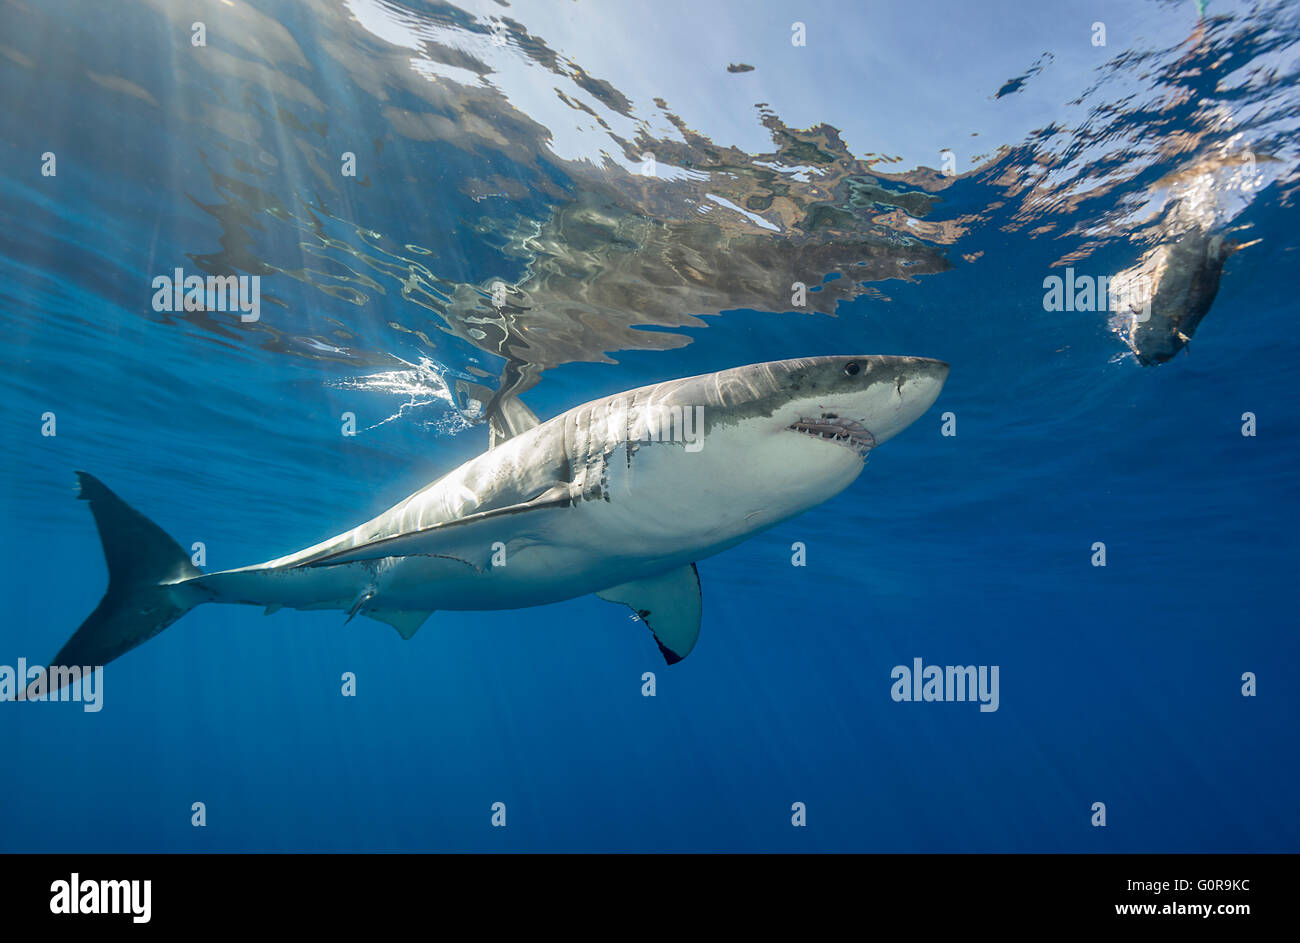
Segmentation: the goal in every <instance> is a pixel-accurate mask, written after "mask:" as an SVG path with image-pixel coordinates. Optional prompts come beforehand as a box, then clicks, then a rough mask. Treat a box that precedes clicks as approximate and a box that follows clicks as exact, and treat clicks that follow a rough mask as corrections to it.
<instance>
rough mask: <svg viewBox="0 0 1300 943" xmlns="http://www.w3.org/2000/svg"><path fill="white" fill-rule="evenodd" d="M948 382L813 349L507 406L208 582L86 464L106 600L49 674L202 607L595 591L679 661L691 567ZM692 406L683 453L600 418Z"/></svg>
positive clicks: (559, 596)
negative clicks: (285, 548)
mask: <svg viewBox="0 0 1300 943" xmlns="http://www.w3.org/2000/svg"><path fill="white" fill-rule="evenodd" d="M947 376H948V365H947V364H945V363H942V362H940V361H937V360H929V359H926V358H921V357H894V356H853V357H849V356H832V357H809V358H803V359H797V360H782V361H774V362H770V363H760V364H752V365H749V366H744V367H736V368H733V369H731V370H723V371H721V372H719V373H710V374H703V375H701V376H696V377H687V378H685V379H681V380H671V381H668V382H665V383H658V384H654V385H652V386H647V387H641V388H640V389H636V390H629V391H627V392H625V393H619V394H616V395H614V396H610V397H606V398H604V399H601V400H596V401H593V402H591V403H585V404H583V405H581V406H576V407H574V408H573V409H570V410H568V411H567V412H565V413H562V414H561V415H559V416H556V417H555V418H553V419H551V420H549V421H547V422H541V421H540V420H538V418H537V417H536V416H534V415H533V414H532V412H530V411H529V410H528V408H527V407H526V406H524V405H523V404H522V403H520V402H519V401H518V400H517V399H515V400H504V401H500V402H497V403H496V405H495V407H494V412H493V413H492V414H491V415H490V417H489V448H488V450H487V451H486V452H484V453H483V454H481V455H479V456H478V457H476V458H473V459H471V460H470V461H468V462H466V463H464V464H463V465H461V466H460V467H459V468H456V469H454V470H452V471H451V472H449V473H448V474H446V475H444V476H443V477H442V478H439V479H438V480H437V481H434V482H431V483H430V484H428V485H426V486H425V487H423V488H421V489H420V490H419V491H416V492H415V493H414V494H412V495H410V496H409V497H407V498H406V499H405V500H403V501H401V502H399V503H398V504H396V505H394V506H393V507H392V508H390V509H389V510H387V511H385V512H384V513H383V514H380V515H379V516H378V517H376V518H374V519H372V520H370V521H367V522H365V523H363V524H360V525H358V526H356V527H354V528H352V529H351V530H349V531H345V532H343V533H341V534H339V535H337V536H335V537H332V538H330V539H329V540H325V541H323V542H321V543H319V544H316V545H314V546H311V547H306V548H304V549H302V550H299V551H297V552H296V553H292V554H289V555H288V556H284V557H279V558H277V559H274V560H270V561H267V562H265V563H260V564H255V565H253V566H246V567H240V568H237V569H233V570H222V571H220V572H216V573H204V572H202V571H201V570H199V569H198V568H197V567H195V566H194V565H193V563H192V562H191V561H190V557H189V554H188V553H187V552H186V551H184V550H183V549H182V548H181V547H180V545H179V544H177V543H176V542H175V541H174V540H173V539H172V538H171V537H169V536H168V535H167V534H166V533H165V532H164V531H163V530H162V529H161V528H159V527H158V526H157V525H156V524H154V523H153V522H152V521H150V520H148V519H147V518H146V517H144V515H142V514H140V513H139V512H138V511H136V510H134V509H133V508H131V507H130V506H129V505H127V504H126V502H124V501H123V500H122V499H121V498H119V497H118V496H117V495H116V494H114V493H113V492H112V491H110V490H109V489H108V488H107V487H106V486H105V485H104V484H103V483H102V482H100V481H99V480H98V479H97V478H95V477H93V476H92V475H89V474H87V473H85V472H78V473H77V475H78V480H79V482H80V497H81V499H82V500H84V501H87V502H88V503H89V504H90V510H91V513H92V514H93V515H94V519H95V524H96V526H97V527H98V529H99V534H100V539H101V542H102V544H103V547H104V556H105V560H106V562H107V564H108V591H107V593H106V594H105V596H104V598H103V600H102V601H101V602H100V604H99V606H98V607H97V608H96V609H95V611H94V612H93V613H91V615H90V616H89V617H87V619H86V620H85V622H83V623H82V624H81V626H80V628H78V629H77V631H76V632H75V633H73V635H72V637H71V638H70V639H69V640H68V641H67V643H66V644H64V646H63V647H62V649H60V651H59V653H58V654H57V655H56V656H55V657H54V658H53V659H52V660H51V661H50V666H52V667H53V666H66V665H104V664H107V663H108V662H110V661H112V660H113V659H115V658H118V657H119V656H121V655H123V654H125V653H126V652H128V651H130V650H131V649H132V648H135V647H136V646H137V645H140V644H142V643H143V642H145V641H147V640H148V639H150V638H152V637H153V636H155V635H157V634H158V633H159V632H161V631H162V630H164V629H165V628H167V627H168V626H169V625H171V624H172V623H173V622H175V621H176V620H177V619H179V618H181V617H182V616H183V615H185V613H187V612H188V611H189V610H190V609H192V608H193V607H195V606H197V605H200V604H203V603H207V602H214V603H238V604H244V605H255V606H259V607H262V608H263V609H264V611H265V612H266V613H267V614H271V613H274V612H276V611H277V610H279V609H281V608H283V607H285V606H288V607H289V608H293V609H305V610H314V609H332V610H338V611H340V612H342V613H343V614H344V615H345V617H346V619H347V620H351V619H353V618H354V617H356V616H366V617H367V618H369V619H373V620H375V621H378V622H384V623H387V624H388V625H391V626H392V627H393V628H395V629H396V630H397V632H398V633H399V634H400V635H401V636H402V637H403V638H405V639H409V638H411V637H412V636H414V635H415V633H416V631H417V630H418V629H419V628H420V626H421V625H422V624H423V623H424V621H425V620H426V619H427V618H428V617H429V616H430V615H431V614H432V613H433V612H434V611H435V610H438V609H451V610H459V611H485V610H499V609H522V608H527V607H530V606H540V605H545V604H548V603H553V602H560V601H562V600H566V599H573V598H577V597H579V596H583V595H586V594H589V593H595V594H596V595H597V596H599V597H600V598H602V599H605V600H608V601H610V602H616V603H621V604H623V605H626V606H628V607H630V608H631V609H632V611H633V612H634V613H636V614H637V615H638V616H640V618H641V621H643V622H644V623H645V624H646V625H647V626H648V627H649V629H650V631H651V633H652V634H653V636H654V640H655V643H656V645H657V646H658V648H659V650H660V652H661V653H662V654H663V656H664V659H665V660H666V661H667V662H668V663H669V664H673V663H675V662H677V661H680V660H681V659H682V658H685V657H686V656H687V655H688V654H689V653H690V652H691V650H692V649H693V648H694V647H695V643H696V640H697V639H698V637H699V631H700V617H701V612H702V603H701V592H700V581H699V573H698V571H697V569H696V566H695V561H697V560H701V559H704V558H705V557H709V556H712V555H714V554H716V553H720V552H722V551H724V550H726V549H728V548H730V547H733V546H735V545H736V544H738V543H740V542H741V541H743V540H745V539H747V538H748V537H750V536H752V535H753V534H756V533H758V532H760V531H762V530H766V529H768V528H770V527H772V526H774V525H776V524H778V523H780V522H781V521H783V520H787V519H789V518H791V517H794V516H795V515H798V514H801V513H802V512H804V511H806V510H808V509H809V508H811V507H814V506H816V505H817V504H820V503H822V502H823V501H826V500H828V499H830V498H832V497H834V496H835V495H836V494H838V493H839V492H841V491H843V490H844V489H845V488H847V487H848V486H849V485H850V484H852V483H853V481H854V480H855V479H856V478H857V477H858V475H859V474H860V473H861V471H862V469H863V465H864V461H865V457H866V455H867V453H869V452H870V451H871V450H873V449H875V448H877V447H879V446H880V445H881V444H883V443H884V442H886V441H888V440H889V439H891V438H893V437H894V436H895V435H897V434H898V433H900V432H902V431H903V430H904V429H905V428H907V426H909V425H911V424H912V423H913V422H915V421H916V420H917V419H918V418H919V417H920V416H921V415H922V414H923V413H925V411H926V410H927V409H929V407H930V406H931V404H932V403H933V402H934V400H935V399H936V398H937V397H938V395H939V392H940V390H941V389H942V388H943V384H944V381H945V380H946V379H947ZM687 409H691V410H699V412H698V413H692V415H695V416H699V417H702V418H701V419H700V421H699V422H698V425H699V433H700V436H699V442H698V444H699V446H700V447H699V448H698V449H694V450H693V449H691V448H681V447H677V446H679V445H682V444H683V443H678V442H676V441H671V442H667V443H665V442H661V441H658V440H656V441H655V442H653V443H652V444H653V446H654V447H645V448H643V447H642V445H643V444H644V443H641V442H639V441H634V435H635V432H634V430H633V429H632V428H630V427H629V425H628V424H623V428H621V429H619V428H617V427H618V425H619V424H618V423H613V424H611V423H608V422H603V421H602V419H603V418H605V417H609V416H615V417H617V416H620V415H625V416H631V415H635V416H636V417H637V421H638V422H642V421H645V422H647V423H648V424H649V425H648V426H647V428H652V429H655V430H662V429H665V428H669V426H668V425H667V424H668V423H670V422H671V421H672V419H673V417H674V416H676V417H677V418H678V421H680V420H681V417H682V416H683V415H684V414H685V410H687ZM706 419H707V422H705V421H704V420H706ZM611 425H613V426H614V427H615V428H611ZM692 444H695V443H694V442H692ZM619 450H622V451H623V454H624V460H623V461H622V462H620V461H618V460H617V459H616V458H615V457H614V456H615V455H616V454H617V452H618V451H619ZM634 455H635V456H636V469H635V474H633V470H632V464H633V462H632V457H633V456H634ZM498 553H500V554H501V559H497V554H498Z"/></svg>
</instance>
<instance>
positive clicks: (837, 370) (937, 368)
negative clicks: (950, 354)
mask: <svg viewBox="0 0 1300 943" xmlns="http://www.w3.org/2000/svg"><path fill="white" fill-rule="evenodd" d="M947 376H948V365H947V364H946V363H943V362H942V361H939V360H930V359H927V358H924V357H887V356H840V357H808V358H802V359H799V360H779V361H773V362H770V363H758V364H751V365H749V366H745V367H736V368H734V369H731V370H724V371H722V372H721V373H712V374H707V375H705V376H702V377H692V378H691V379H689V380H683V381H677V382H675V383H671V384H665V385H663V386H660V387H657V388H648V392H649V393H650V396H649V397H648V398H649V399H651V400H661V401H663V402H665V403H668V402H672V403H680V404H682V405H683V406H685V405H686V404H695V405H698V404H702V406H701V407H700V409H701V414H702V416H701V418H702V419H703V426H704V429H705V435H704V436H703V437H702V439H701V441H700V442H699V443H696V445H695V446H690V445H688V446H687V449H686V451H687V452H692V451H695V450H696V449H698V451H699V455H698V456H697V458H696V460H695V461H691V462H686V463H684V465H683V466H682V467H683V468H684V469H686V470H687V473H689V474H691V475H695V476H703V477H704V478H706V479H707V480H709V481H710V482H711V487H712V488H713V489H715V490H716V491H717V492H718V494H717V495H715V498H714V500H718V501H722V502H725V503H735V504H737V506H738V507H737V508H731V509H730V511H736V510H737V509H739V510H740V511H742V512H743V517H744V519H745V520H746V521H751V522H752V521H756V520H772V521H775V520H780V519H783V518H785V517H788V516H790V515H792V514H795V513H798V512H799V511H800V510H803V509H806V508H808V507H811V506H813V505H814V504H818V503H820V502H821V501H825V500H827V499H828V498H829V497H831V496H832V495H834V494H837V493H838V492H840V491H842V490H843V489H844V488H846V487H848V486H849V484H850V483H852V481H853V480H854V479H855V478H856V477H857V476H858V475H859V474H860V473H861V472H862V468H863V464H864V459H865V456H866V454H867V453H868V452H869V451H871V450H872V449H874V448H875V447H876V446H878V445H880V444H881V443H883V442H887V441H888V440H890V439H892V438H893V437H894V436H896V435H898V433H900V432H902V431H903V430H904V429H906V428H907V427H908V426H909V425H911V424H912V423H913V422H915V421H916V420H917V419H919V418H920V417H921V415H922V414H923V413H925V411H926V410H927V409H929V408H930V406H931V404H933V403H934V401H935V399H936V398H938V396H939V391H940V390H941V389H943V384H944V380H945V379H947ZM664 394H666V395H664ZM682 487H685V485H682ZM723 492H725V496H723Z"/></svg>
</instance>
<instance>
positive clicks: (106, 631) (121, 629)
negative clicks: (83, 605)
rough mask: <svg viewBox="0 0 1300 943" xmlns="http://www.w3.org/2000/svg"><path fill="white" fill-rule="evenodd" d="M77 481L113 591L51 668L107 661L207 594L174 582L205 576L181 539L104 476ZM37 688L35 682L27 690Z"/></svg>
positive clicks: (83, 475)
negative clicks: (109, 484)
mask: <svg viewBox="0 0 1300 943" xmlns="http://www.w3.org/2000/svg"><path fill="white" fill-rule="evenodd" d="M77 480H78V483H79V484H80V486H81V493H80V495H79V497H80V498H81V500H83V501H89V502H90V511H91V513H92V514H94V516H95V525H96V526H97V527H98V528H99V540H100V543H102V544H103V545H104V560H105V562H107V563H108V592H106V593H104V598H103V599H101V600H100V601H99V605H98V606H97V607H96V608H95V611H94V612H92V613H91V614H90V616H89V617H88V618H87V619H86V621H85V622H83V623H81V628H79V629H77V631H76V632H75V633H74V634H73V636H72V638H70V639H68V641H67V643H65V644H64V646H63V647H62V648H61V649H59V653H58V654H57V655H55V656H54V658H53V660H51V662H50V665H49V667H50V668H54V667H56V666H59V667H63V666H66V667H71V666H73V665H80V666H82V667H95V666H100V665H106V664H108V663H109V662H110V661H112V660H113V659H114V658H117V657H118V656H119V655H123V654H125V653H126V652H129V651H130V650H131V649H133V648H135V647H136V646H137V645H140V644H142V643H144V642H147V641H149V639H151V638H153V637H154V636H155V635H157V634H158V633H159V632H161V631H162V630H163V629H165V628H167V626H169V625H171V624H172V623H173V622H175V621H176V620H177V619H179V618H180V617H181V616H183V615H185V613H187V612H189V611H190V609H192V608H194V606H195V605H196V604H197V603H199V602H202V596H201V595H199V594H197V593H195V592H194V591H193V590H187V589H185V588H184V587H179V586H173V585H169V584H174V583H176V582H178V581H181V580H186V579H189V578H191V577H195V576H201V575H202V571H201V570H199V569H198V568H197V567H195V566H194V565H193V564H191V563H190V558H189V554H187V553H186V552H185V551H184V550H182V549H181V547H180V545H179V544H177V543H176V541H174V540H172V539H171V538H170V537H168V536H167V534H166V532H164V531H163V529H162V528H161V527H159V526H158V525H157V524H155V523H154V522H153V521H151V520H149V519H148V518H147V517H145V516H144V515H143V514H141V513H140V512H139V511H137V510H135V509H134V508H132V507H131V506H130V505H128V504H127V503H126V502H125V501H123V500H122V499H121V498H119V497H118V496H117V495H115V494H114V493H113V492H112V491H110V490H109V489H108V488H107V487H106V486H105V485H104V483H103V482H102V481H100V480H99V479H98V478H95V477H94V476H93V475H88V474H86V473H85V472H80V471H79V472H77ZM49 674H50V675H51V677H52V678H58V677H59V676H60V675H63V676H65V677H66V676H67V673H66V672H62V673H56V672H50V673H49ZM42 680H43V679H41V680H38V681H36V682H34V683H33V686H35V685H40V684H41V683H42ZM32 693H33V688H30V687H29V688H28V690H27V691H26V692H25V694H27V695H30V694H32ZM51 693H52V692H51Z"/></svg>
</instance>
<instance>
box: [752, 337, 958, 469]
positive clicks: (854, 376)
mask: <svg viewBox="0 0 1300 943" xmlns="http://www.w3.org/2000/svg"><path fill="white" fill-rule="evenodd" d="M763 366H765V367H767V368H768V369H769V371H770V375H771V377H772V379H773V380H774V381H776V385H777V391H776V398H778V399H779V398H781V397H782V396H784V399H785V402H783V403H781V404H780V406H779V407H778V408H777V409H776V410H775V413H774V415H773V419H775V420H776V423H775V424H776V425H778V426H780V427H782V428H783V429H786V430H788V431H789V432H790V433H791V434H792V435H800V436H805V437H808V438H810V439H813V440H816V441H817V442H818V443H826V444H828V445H832V446H837V447H840V448H845V449H850V450H854V451H857V452H859V453H860V454H864V455H865V454H866V453H867V452H868V451H870V450H871V449H873V448H875V447H876V446H877V445H880V444H881V443H882V442H886V441H888V440H889V439H892V438H893V437H894V436H896V435H898V433H900V432H902V431H903V430H904V429H906V428H907V427H908V426H910V425H911V424H912V423H914V422H915V421H916V420H917V419H919V418H920V417H921V415H922V414H923V413H924V412H925V411H926V410H927V409H929V408H930V406H931V405H932V404H933V403H934V401H935V400H936V399H937V398H938V396H939V391H940V390H942V389H943V384H944V381H945V380H946V379H947V377H948V365H947V364H946V363H944V362H943V361H941V360H930V359H927V358H924V357H882V356H861V357H814V358H810V359H807V360H785V361H778V362H776V363H771V364H764V365H763Z"/></svg>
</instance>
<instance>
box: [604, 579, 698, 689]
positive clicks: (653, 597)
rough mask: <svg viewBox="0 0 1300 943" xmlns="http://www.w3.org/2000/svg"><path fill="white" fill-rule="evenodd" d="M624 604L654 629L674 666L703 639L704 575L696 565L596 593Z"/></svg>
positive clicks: (611, 600)
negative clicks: (702, 598) (701, 618)
mask: <svg viewBox="0 0 1300 943" xmlns="http://www.w3.org/2000/svg"><path fill="white" fill-rule="evenodd" d="M596 595H597V596H599V597H600V598H601V599H606V600H609V601H610V602H621V603H623V605H625V606H628V607H629V608H631V610H632V611H633V612H635V613H636V614H637V615H638V616H639V617H640V618H641V621H642V622H644V623H645V624H646V625H647V626H649V627H650V632H651V633H652V634H653V635H654V637H655V641H656V642H657V643H659V651H661V652H663V656H664V661H666V662H668V664H670V665H674V664H676V663H677V662H679V661H681V660H682V659H683V658H685V657H686V656H687V655H689V654H690V653H691V649H692V648H694V647H695V642H696V640H697V639H698V638H699V637H700V612H701V610H702V608H703V603H702V601H701V598H700V574H699V573H698V572H697V571H696V569H695V564H694V563H692V564H689V565H688V566H684V567H680V568H679V569H676V570H672V571H670V572H668V573H661V574H659V575H658V576H651V577H648V578H646V579H643V580H635V581H633V582H631V583H620V584H619V585H618V586H611V587H610V588H609V589H602V590H601V591H600V592H598V593H596Z"/></svg>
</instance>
